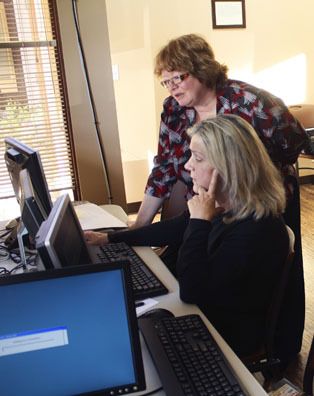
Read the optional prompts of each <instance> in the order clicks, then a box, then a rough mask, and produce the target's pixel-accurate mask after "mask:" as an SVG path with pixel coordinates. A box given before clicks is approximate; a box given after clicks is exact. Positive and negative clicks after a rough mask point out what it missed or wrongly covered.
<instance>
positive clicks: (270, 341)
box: [266, 225, 295, 358]
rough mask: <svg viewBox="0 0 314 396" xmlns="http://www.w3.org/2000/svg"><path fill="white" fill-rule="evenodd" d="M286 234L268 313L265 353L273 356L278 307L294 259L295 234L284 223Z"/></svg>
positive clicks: (280, 304)
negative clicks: (285, 249)
mask: <svg viewBox="0 0 314 396" xmlns="http://www.w3.org/2000/svg"><path fill="white" fill-rule="evenodd" d="M286 228H287V232H288V236H289V252H288V255H287V258H286V261H285V263H284V267H283V269H282V273H281V276H280V279H279V281H278V284H277V286H276V290H275V293H274V296H273V300H272V303H271V306H270V310H269V314H268V326H267V335H266V355H267V356H268V357H271V358H273V357H274V355H275V338H276V329H277V326H278V319H279V315H280V309H281V306H282V301H283V298H284V294H285V291H286V287H287V284H288V278H289V274H290V270H291V266H292V262H293V259H294V252H295V250H294V245H295V236H294V233H293V231H292V229H291V228H290V227H289V226H287V225H286Z"/></svg>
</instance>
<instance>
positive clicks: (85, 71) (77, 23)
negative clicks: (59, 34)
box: [72, 0, 112, 204]
mask: <svg viewBox="0 0 314 396" xmlns="http://www.w3.org/2000/svg"><path fill="white" fill-rule="evenodd" d="M72 10H73V17H74V23H75V31H76V35H77V40H78V45H79V50H80V54H81V57H82V62H83V69H84V74H85V79H86V83H87V91H88V95H89V99H90V103H91V107H92V111H93V117H94V123H95V127H96V133H97V140H98V144H99V147H100V154H101V159H102V166H103V172H104V177H105V185H106V188H107V191H108V203H109V204H112V195H111V188H110V184H109V177H108V173H107V163H106V157H105V149H104V145H103V141H102V138H101V133H100V129H99V120H98V116H97V109H96V105H95V100H94V95H93V91H92V87H91V83H90V78H89V72H88V67H87V62H86V57H85V52H84V46H83V42H82V37H81V33H80V28H79V22H78V10H77V0H72Z"/></svg>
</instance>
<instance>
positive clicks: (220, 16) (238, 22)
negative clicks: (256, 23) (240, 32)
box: [212, 0, 246, 29]
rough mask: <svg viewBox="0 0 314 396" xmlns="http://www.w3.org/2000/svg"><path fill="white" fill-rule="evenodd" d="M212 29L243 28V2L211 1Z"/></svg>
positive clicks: (241, 0) (244, 24)
mask: <svg viewBox="0 0 314 396" xmlns="http://www.w3.org/2000/svg"><path fill="white" fill-rule="evenodd" d="M212 19H213V29H228V28H245V27H246V22H245V0H212Z"/></svg>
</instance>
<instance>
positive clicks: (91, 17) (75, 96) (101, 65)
mask: <svg viewBox="0 0 314 396" xmlns="http://www.w3.org/2000/svg"><path fill="white" fill-rule="evenodd" d="M57 6H58V15H59V23H60V30H61V37H62V46H63V54H64V63H65V72H66V79H67V86H68V95H69V101H70V112H71V120H72V126H73V133H74V142H75V152H76V157H77V162H78V173H79V179H80V186H81V190H82V198H83V200H88V201H90V202H94V203H96V204H104V203H110V200H112V202H113V203H115V204H118V205H120V206H122V207H123V208H125V209H126V198H125V190H124V182H123V172H122V162H121V154H120V152H121V149H120V141H119V133H118V123H117V116H116V106H115V100H114V91H113V82H112V72H111V59H110V51H109V41H108V29H107V16H106V7H105V4H104V2H103V1H102V0H89V1H85V0H78V1H77V9H78V16H79V27H80V32H81V37H82V42H83V47H84V52H85V57H86V60H87V67H88V74H89V77H90V84H91V88H92V92H93V96H94V101H95V110H96V114H97V121H95V118H94V115H93V113H94V112H93V110H92V106H91V100H90V98H89V96H88V89H87V82H86V78H85V74H84V70H83V62H82V58H81V55H80V52H79V47H78V40H77V35H76V31H75V23H74V16H73V10H72V2H71V0H58V1H57ZM96 125H98V127H99V128H98V129H99V136H100V140H101V141H102V142H103V145H104V157H105V161H106V165H107V170H108V174H109V185H110V189H111V194H109V192H108V188H107V185H106V182H105V180H106V177H105V172H104V167H103V161H102V156H101V151H100V148H99V147H100V146H99V143H98V138H97V128H96Z"/></svg>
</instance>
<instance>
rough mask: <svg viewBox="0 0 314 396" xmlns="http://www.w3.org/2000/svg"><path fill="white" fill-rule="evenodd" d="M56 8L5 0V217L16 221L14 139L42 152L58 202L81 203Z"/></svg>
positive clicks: (1, 109)
mask: <svg viewBox="0 0 314 396" xmlns="http://www.w3.org/2000/svg"><path fill="white" fill-rule="evenodd" d="M54 7H55V2H54V1H52V0H0V206H1V208H3V211H4V208H5V209H6V213H5V215H4V214H3V213H1V211H0V218H6V219H7V218H10V217H12V215H11V213H9V212H8V208H9V206H8V204H9V202H11V201H12V202H14V205H15V206H16V207H17V203H16V202H15V201H16V200H15V198H13V197H14V192H13V189H12V186H11V182H10V179H9V175H8V172H7V169H6V165H5V162H4V138H5V137H9V136H11V137H14V138H16V139H18V140H20V141H22V142H23V143H25V144H27V145H29V146H31V147H32V148H35V149H38V150H39V152H40V155H41V159H42V163H43V167H44V171H45V174H46V178H47V182H48V186H49V190H50V191H51V193H52V198H53V200H54V197H55V196H56V195H58V193H59V194H60V192H69V193H70V195H71V196H72V197H73V198H75V199H79V193H78V188H77V182H76V176H75V158H74V156H73V155H72V154H71V153H73V152H74V150H72V139H71V131H70V122H69V116H68V113H67V103H66V95H65V90H64V86H65V82H64V73H63V68H62V59H61V48H60V41H59V39H58V31H57V21H56V17H55V15H56V10H55V8H54ZM14 210H16V209H14ZM16 215H18V213H17V214H16Z"/></svg>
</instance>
